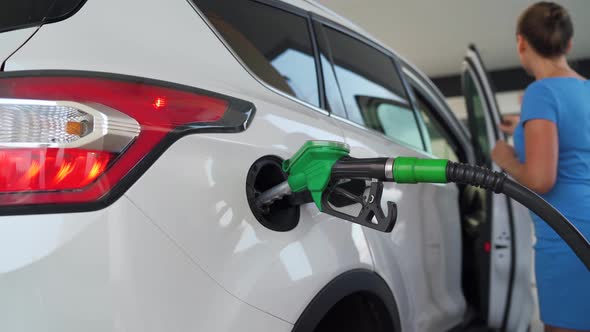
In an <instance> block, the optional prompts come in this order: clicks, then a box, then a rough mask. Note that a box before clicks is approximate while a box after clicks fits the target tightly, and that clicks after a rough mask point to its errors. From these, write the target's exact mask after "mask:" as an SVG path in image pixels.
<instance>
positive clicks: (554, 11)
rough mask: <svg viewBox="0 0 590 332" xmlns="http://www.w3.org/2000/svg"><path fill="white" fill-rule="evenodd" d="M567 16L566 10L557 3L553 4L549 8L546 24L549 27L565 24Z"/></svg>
mask: <svg viewBox="0 0 590 332" xmlns="http://www.w3.org/2000/svg"><path fill="white" fill-rule="evenodd" d="M566 16H567V12H566V11H565V9H564V8H563V7H561V6H559V5H557V4H555V3H552V4H551V7H550V8H549V15H548V17H547V21H546V22H545V23H546V25H547V26H551V27H555V26H557V25H560V24H562V23H563V21H564V18H565V17H566Z"/></svg>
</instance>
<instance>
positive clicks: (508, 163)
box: [492, 140, 518, 173]
mask: <svg viewBox="0 0 590 332" xmlns="http://www.w3.org/2000/svg"><path fill="white" fill-rule="evenodd" d="M492 160H493V161H494V162H495V163H496V164H497V165H498V166H500V167H501V168H503V169H505V170H506V171H508V172H509V173H510V171H511V170H512V166H513V165H514V162H516V163H518V159H517V158H516V152H515V151H514V148H513V147H512V146H511V145H510V144H508V143H506V141H503V140H499V141H497V142H496V145H495V146H494V148H493V149H492Z"/></svg>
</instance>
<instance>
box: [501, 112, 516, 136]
mask: <svg viewBox="0 0 590 332" xmlns="http://www.w3.org/2000/svg"><path fill="white" fill-rule="evenodd" d="M518 122H520V115H516V114H513V115H504V116H503V117H502V122H501V123H500V130H502V131H503V132H504V133H505V134H508V135H510V136H512V135H514V130H515V129H516V126H517V125H518Z"/></svg>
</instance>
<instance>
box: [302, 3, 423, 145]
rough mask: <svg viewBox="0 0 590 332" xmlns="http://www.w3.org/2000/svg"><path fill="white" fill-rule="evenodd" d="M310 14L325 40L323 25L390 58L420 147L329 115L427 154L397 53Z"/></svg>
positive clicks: (332, 114) (316, 29)
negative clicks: (416, 128)
mask: <svg viewBox="0 0 590 332" xmlns="http://www.w3.org/2000/svg"><path fill="white" fill-rule="evenodd" d="M310 15H311V20H312V21H313V22H314V24H313V26H314V29H315V31H314V33H316V34H318V33H321V34H322V37H323V38H324V40H327V39H326V36H325V33H324V26H325V27H328V28H331V29H334V30H336V31H337V32H340V33H342V34H344V35H346V36H347V37H350V38H352V39H354V40H356V41H358V42H361V43H363V44H365V45H367V46H369V47H371V48H372V49H374V50H376V51H378V52H380V53H381V54H383V55H384V56H386V57H388V58H389V59H390V60H391V62H392V65H393V68H394V71H395V73H396V74H397V75H398V77H399V79H400V81H401V83H402V88H403V93H404V95H403V96H402V97H405V99H406V100H407V101H408V106H409V109H408V111H409V112H412V114H413V116H414V120H415V121H416V125H417V127H418V129H419V131H418V132H419V135H420V140H421V142H422V149H420V148H419V147H416V146H413V145H411V144H409V143H406V142H404V141H402V140H400V139H396V138H394V137H390V136H387V135H385V134H384V133H381V132H379V131H376V130H374V129H371V128H369V127H367V126H364V125H361V124H358V123H356V122H354V121H352V120H350V119H348V117H346V118H344V117H342V116H340V115H336V114H334V113H333V112H329V114H330V116H331V117H333V118H336V119H339V120H341V121H344V122H346V123H348V124H351V125H353V126H355V127H358V128H362V129H364V130H367V131H369V132H371V133H375V134H377V135H379V136H382V137H384V138H386V139H388V140H390V141H392V142H394V143H396V144H400V145H403V146H404V147H407V148H409V149H412V150H415V151H418V152H420V153H423V154H427V150H426V142H425V137H424V133H423V131H422V130H420V120H419V114H418V113H417V110H416V104H415V100H413V98H412V94H411V92H410V86H409V83H408V82H407V81H406V80H405V77H404V75H403V72H402V67H401V64H400V61H399V58H398V57H397V55H396V54H395V53H393V52H392V51H391V50H389V49H387V48H385V47H383V46H382V45H379V44H378V43H376V42H374V41H373V40H371V39H369V38H367V37H365V36H363V35H361V34H359V33H357V32H355V31H352V30H350V29H349V28H347V27H345V26H343V25H341V24H339V23H336V22H334V21H332V20H330V19H327V18H325V17H323V16H320V15H317V14H315V13H311V14H310ZM327 44H328V50H329V51H328V52H329V55H330V57H329V61H330V64H331V67H332V72H334V61H333V57H332V50H331V48H330V47H329V43H327ZM317 51H318V54H319V50H317ZM322 74H323V73H322ZM336 81H337V83H338V89H339V93H340V96H341V98H343V93H342V89H341V88H340V82H338V77H337V76H336ZM324 95H325V91H324Z"/></svg>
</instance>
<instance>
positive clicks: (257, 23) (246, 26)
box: [193, 0, 319, 106]
mask: <svg viewBox="0 0 590 332" xmlns="http://www.w3.org/2000/svg"><path fill="white" fill-rule="evenodd" d="M193 2H194V3H195V4H196V5H197V6H198V7H199V9H200V10H201V11H202V12H203V13H204V14H205V15H206V16H207V18H208V19H209V21H210V22H211V23H212V24H213V25H214V26H215V28H216V29H217V31H219V33H220V34H221V35H222V36H223V38H224V39H225V40H226V41H227V43H228V44H229V45H230V46H231V47H232V49H233V50H234V51H235V52H236V53H237V55H238V56H239V57H240V58H241V59H242V61H243V62H244V63H245V65H246V66H248V68H250V70H252V71H253V72H254V73H255V74H256V75H257V76H258V77H260V78H261V79H262V80H264V81H265V82H266V83H268V84H270V85H272V86H273V87H274V88H276V89H278V90H281V91H283V92H285V93H287V94H289V95H291V96H294V97H296V98H298V99H301V100H303V101H306V102H308V103H309V104H312V105H315V106H319V92H318V83H317V71H316V64H315V58H314V52H313V47H312V42H311V34H310V31H309V26H308V21H307V19H306V18H304V17H302V16H298V15H296V14H292V13H290V12H287V11H284V10H281V9H278V8H274V7H271V6H267V5H264V4H261V3H258V2H254V1H234V0H193Z"/></svg>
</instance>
